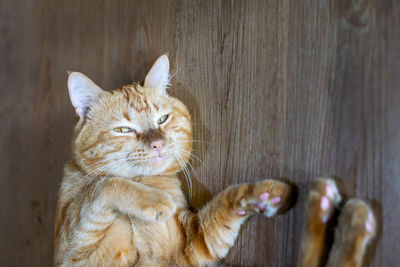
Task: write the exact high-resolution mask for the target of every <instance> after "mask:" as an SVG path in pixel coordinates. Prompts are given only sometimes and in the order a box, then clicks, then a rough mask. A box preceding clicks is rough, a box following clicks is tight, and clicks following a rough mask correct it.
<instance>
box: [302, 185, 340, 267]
mask: <svg viewBox="0 0 400 267" xmlns="http://www.w3.org/2000/svg"><path fill="white" fill-rule="evenodd" d="M340 200H341V197H340V194H339V192H338V189H337V187H336V184H335V181H334V180H333V179H330V178H318V179H317V180H316V181H315V182H314V184H313V186H312V189H311V191H310V193H309V195H308V200H307V207H306V218H305V223H304V230H303V237H302V243H301V248H300V260H299V262H300V264H299V266H301V267H314V266H315V267H317V266H322V264H323V262H322V261H323V259H324V254H325V253H326V251H325V250H324V248H325V247H326V234H327V233H326V231H327V223H328V221H329V220H330V218H331V217H332V215H333V212H334V210H335V207H336V206H337V205H338V204H339V202H340ZM336 267H337V266H336Z"/></svg>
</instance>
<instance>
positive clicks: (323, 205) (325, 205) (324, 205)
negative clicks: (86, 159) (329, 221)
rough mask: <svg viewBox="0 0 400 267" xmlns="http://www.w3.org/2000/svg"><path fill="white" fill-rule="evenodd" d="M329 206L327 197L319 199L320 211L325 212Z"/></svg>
mask: <svg viewBox="0 0 400 267" xmlns="http://www.w3.org/2000/svg"><path fill="white" fill-rule="evenodd" d="M329 206H330V203H329V199H328V198H327V197H325V196H324V197H321V209H322V210H327V209H328V208H329Z"/></svg>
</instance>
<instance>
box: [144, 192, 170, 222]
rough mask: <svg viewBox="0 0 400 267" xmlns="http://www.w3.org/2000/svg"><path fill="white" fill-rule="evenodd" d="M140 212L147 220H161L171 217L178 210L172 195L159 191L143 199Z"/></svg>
mask: <svg viewBox="0 0 400 267" xmlns="http://www.w3.org/2000/svg"><path fill="white" fill-rule="evenodd" d="M141 201H142V203H140V205H139V206H140V210H139V214H140V217H141V219H142V220H144V221H147V222H159V221H164V220H166V219H168V218H170V217H171V216H172V215H173V214H174V213H175V211H176V205H175V203H174V202H173V200H172V198H171V196H170V195H168V194H166V193H163V192H159V193H157V194H153V195H152V196H151V197H147V198H145V199H143V200H141Z"/></svg>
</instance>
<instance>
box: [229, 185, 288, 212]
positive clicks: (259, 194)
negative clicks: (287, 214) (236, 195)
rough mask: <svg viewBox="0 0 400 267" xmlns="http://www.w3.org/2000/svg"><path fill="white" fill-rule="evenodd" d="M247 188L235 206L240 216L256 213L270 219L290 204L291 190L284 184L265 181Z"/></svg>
mask: <svg viewBox="0 0 400 267" xmlns="http://www.w3.org/2000/svg"><path fill="white" fill-rule="evenodd" d="M247 187H248V188H247V189H246V190H244V191H243V195H242V196H241V197H240V199H239V201H238V203H237V205H236V209H237V211H236V213H237V214H238V215H240V216H244V215H248V214H251V213H254V212H257V213H261V214H263V215H265V216H267V217H272V216H274V215H275V214H277V213H278V212H279V213H280V212H283V211H284V210H285V209H286V208H287V207H288V206H289V204H290V199H291V197H290V196H291V191H292V190H291V187H290V186H289V185H288V184H286V183H283V182H280V181H276V180H271V179H267V180H264V181H261V182H258V183H255V184H250V185H247Z"/></svg>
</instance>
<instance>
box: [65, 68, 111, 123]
mask: <svg viewBox="0 0 400 267" xmlns="http://www.w3.org/2000/svg"><path fill="white" fill-rule="evenodd" d="M68 74H69V76H68V91H69V97H70V98H71V102H72V105H73V106H74V108H75V111H76V114H77V115H78V116H79V118H80V119H84V118H85V117H86V113H87V111H88V110H89V106H90V104H91V103H92V102H93V101H95V100H97V99H98V98H99V97H100V96H101V95H102V94H103V93H104V91H103V90H101V89H100V87H98V86H97V85H96V84H95V83H94V82H93V81H92V80H91V79H89V78H88V77H86V76H85V75H83V74H82V73H80V72H68Z"/></svg>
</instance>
